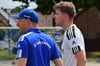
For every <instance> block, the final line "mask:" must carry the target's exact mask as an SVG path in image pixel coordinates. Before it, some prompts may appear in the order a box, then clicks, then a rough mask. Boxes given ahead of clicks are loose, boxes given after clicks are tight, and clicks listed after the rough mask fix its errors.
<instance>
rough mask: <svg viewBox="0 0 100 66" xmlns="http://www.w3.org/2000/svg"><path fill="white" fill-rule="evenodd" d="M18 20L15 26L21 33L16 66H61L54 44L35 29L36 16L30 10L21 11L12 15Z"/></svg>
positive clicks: (37, 19)
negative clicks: (53, 65) (51, 65)
mask: <svg viewBox="0 0 100 66" xmlns="http://www.w3.org/2000/svg"><path fill="white" fill-rule="evenodd" d="M12 17H13V18H16V19H18V22H17V26H18V27H19V31H20V32H21V33H22V35H21V36H20V38H19V40H18V42H17V59H18V62H17V66H50V60H52V61H53V62H54V64H55V66H63V63H62V60H61V58H60V53H59V51H58V49H57V47H56V44H55V42H54V41H53V40H52V39H51V38H50V37H49V36H47V35H46V34H44V33H42V32H41V31H40V29H38V28H37V24H38V21H39V16H38V14H37V13H36V12H35V11H34V10H31V9H23V10H22V11H21V12H20V13H19V14H17V15H12Z"/></svg>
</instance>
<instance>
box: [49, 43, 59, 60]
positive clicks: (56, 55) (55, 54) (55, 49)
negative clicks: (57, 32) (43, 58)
mask: <svg viewBox="0 0 100 66" xmlns="http://www.w3.org/2000/svg"><path fill="white" fill-rule="evenodd" d="M60 56H61V54H60V50H58V47H57V45H56V43H55V44H54V45H53V48H52V55H51V60H54V59H56V58H60Z"/></svg>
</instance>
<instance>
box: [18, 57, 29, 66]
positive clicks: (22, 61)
mask: <svg viewBox="0 0 100 66" xmlns="http://www.w3.org/2000/svg"><path fill="white" fill-rule="evenodd" d="M26 63H27V59H26V58H18V61H17V66H26Z"/></svg>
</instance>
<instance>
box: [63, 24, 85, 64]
mask: <svg viewBox="0 0 100 66" xmlns="http://www.w3.org/2000/svg"><path fill="white" fill-rule="evenodd" d="M81 50H84V52H85V46H84V39H83V35H82V33H81V31H80V30H79V29H78V27H77V26H76V25H75V24H73V25H71V26H70V27H69V28H67V29H66V31H65V33H64V39H63V43H62V59H63V62H64V66H76V63H77V61H76V58H75V55H74V53H77V52H78V51H81Z"/></svg>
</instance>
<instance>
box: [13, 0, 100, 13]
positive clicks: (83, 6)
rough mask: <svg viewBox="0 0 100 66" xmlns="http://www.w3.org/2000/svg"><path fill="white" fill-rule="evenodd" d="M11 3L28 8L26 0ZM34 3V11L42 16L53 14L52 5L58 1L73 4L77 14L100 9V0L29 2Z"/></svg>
mask: <svg viewBox="0 0 100 66" xmlns="http://www.w3.org/2000/svg"><path fill="white" fill-rule="evenodd" d="M13 1H20V2H23V3H25V4H26V5H25V6H22V7H24V8H25V7H28V6H29V3H28V0H13ZM30 1H34V2H36V3H37V4H38V8H37V9H36V11H39V12H41V13H42V14H51V12H53V5H54V4H55V3H57V2H60V1H71V2H73V3H74V4H75V6H76V10H77V13H80V12H83V11H86V10H88V9H89V8H91V7H97V8H98V9H100V4H99V3H100V0H30Z"/></svg>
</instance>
